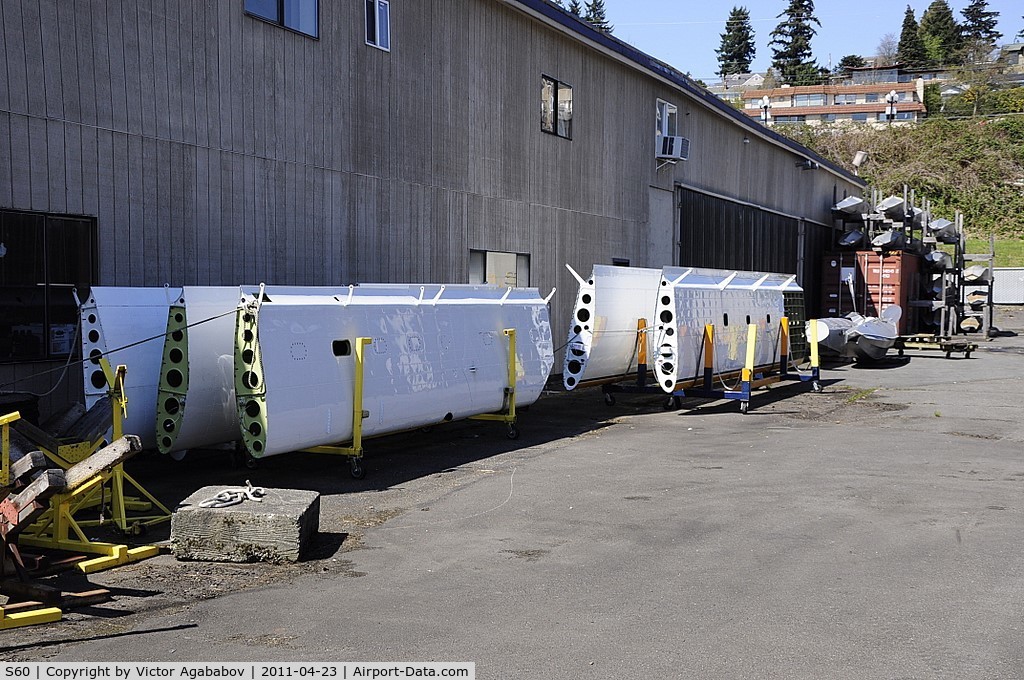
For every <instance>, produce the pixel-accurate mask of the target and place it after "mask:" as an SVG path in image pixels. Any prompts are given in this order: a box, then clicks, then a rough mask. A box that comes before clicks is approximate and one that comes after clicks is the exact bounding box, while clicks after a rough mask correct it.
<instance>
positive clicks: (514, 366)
mask: <svg viewBox="0 0 1024 680" xmlns="http://www.w3.org/2000/svg"><path fill="white" fill-rule="evenodd" d="M503 333H504V334H505V337H507V338H508V387H506V388H505V408H504V409H503V411H502V412H501V413H481V414H480V415H477V416H470V417H469V420H491V421H497V422H499V423H505V424H506V425H508V438H509V439H518V438H519V429H518V428H517V427H516V377H517V374H518V372H519V370H518V362H517V359H516V329H515V328H506V329H505V330H504V331H503Z"/></svg>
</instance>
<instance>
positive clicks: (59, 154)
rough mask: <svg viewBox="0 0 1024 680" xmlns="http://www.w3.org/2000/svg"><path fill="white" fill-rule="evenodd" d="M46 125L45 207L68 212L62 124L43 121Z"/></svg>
mask: <svg viewBox="0 0 1024 680" xmlns="http://www.w3.org/2000/svg"><path fill="white" fill-rule="evenodd" d="M44 125H45V127H46V145H45V148H46V155H45V156H44V157H43V159H45V169H46V176H47V182H48V187H47V195H48V197H49V199H48V201H47V207H48V209H49V210H53V211H54V212H68V202H67V197H66V195H65V188H66V185H67V184H66V181H67V171H66V169H65V161H66V156H65V143H63V124H62V123H60V122H59V121H44Z"/></svg>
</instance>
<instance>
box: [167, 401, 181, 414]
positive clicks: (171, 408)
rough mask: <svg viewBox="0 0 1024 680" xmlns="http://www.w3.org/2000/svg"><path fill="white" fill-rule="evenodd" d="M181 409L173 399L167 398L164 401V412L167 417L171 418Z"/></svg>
mask: <svg viewBox="0 0 1024 680" xmlns="http://www.w3.org/2000/svg"><path fill="white" fill-rule="evenodd" d="M180 409H181V404H180V403H178V400H177V399H175V398H174V397H169V398H167V399H165V400H164V411H165V412H166V413H167V415H169V416H173V415H174V414H176V413H177V412H178V411H179V410H180Z"/></svg>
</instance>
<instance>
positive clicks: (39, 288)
mask: <svg viewBox="0 0 1024 680" xmlns="http://www.w3.org/2000/svg"><path fill="white" fill-rule="evenodd" d="M95 271H96V223H95V221H94V220H92V219H90V218H82V217H64V216H59V215H42V214H39V213H25V212H17V211H12V210H2V211H0V362H2V361H25V360H32V359H54V358H63V357H66V356H68V354H70V353H73V352H75V351H76V349H77V347H76V344H77V343H75V327H76V325H77V323H78V307H77V306H76V305H75V300H74V297H73V296H72V290H73V289H75V288H78V290H80V291H83V292H84V291H85V289H86V288H87V287H88V286H89V285H91V284H92V282H93V278H94V275H95Z"/></svg>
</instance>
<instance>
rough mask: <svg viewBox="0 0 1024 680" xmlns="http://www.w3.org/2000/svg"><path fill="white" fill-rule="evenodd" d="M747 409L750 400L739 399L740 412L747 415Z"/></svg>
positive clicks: (748, 408)
mask: <svg viewBox="0 0 1024 680" xmlns="http://www.w3.org/2000/svg"><path fill="white" fill-rule="evenodd" d="M749 410H750V402H749V401H741V402H740V413H742V414H743V415H747V411H749Z"/></svg>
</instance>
